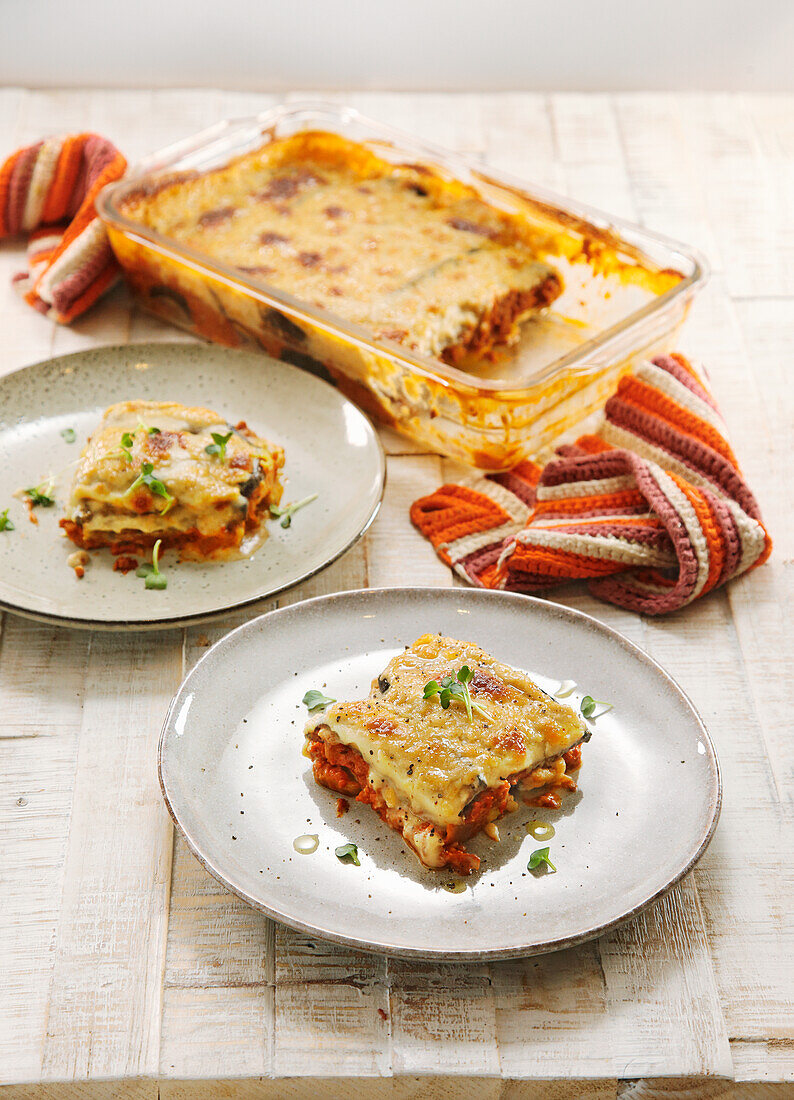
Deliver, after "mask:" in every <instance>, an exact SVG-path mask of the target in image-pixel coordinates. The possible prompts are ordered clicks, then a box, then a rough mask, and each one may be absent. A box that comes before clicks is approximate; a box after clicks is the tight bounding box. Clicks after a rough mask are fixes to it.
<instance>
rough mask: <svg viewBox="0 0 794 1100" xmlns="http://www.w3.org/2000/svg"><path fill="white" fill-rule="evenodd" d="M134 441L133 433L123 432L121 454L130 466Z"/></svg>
mask: <svg viewBox="0 0 794 1100" xmlns="http://www.w3.org/2000/svg"><path fill="white" fill-rule="evenodd" d="M134 440H135V432H124V433H123V434H122V436H121V453H122V454H123V455H124V457H125V458H126V460H127V462H128V463H129V464H130V466H132V444H133V442H134Z"/></svg>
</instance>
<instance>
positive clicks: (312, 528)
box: [0, 343, 385, 629]
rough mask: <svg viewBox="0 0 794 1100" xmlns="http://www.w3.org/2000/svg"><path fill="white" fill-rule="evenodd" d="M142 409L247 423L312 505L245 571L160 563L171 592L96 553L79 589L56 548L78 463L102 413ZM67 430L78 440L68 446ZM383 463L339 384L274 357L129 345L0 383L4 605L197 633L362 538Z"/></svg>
mask: <svg viewBox="0 0 794 1100" xmlns="http://www.w3.org/2000/svg"><path fill="white" fill-rule="evenodd" d="M133 398H147V399H150V400H156V401H178V402H180V403H181V404H183V405H203V406H206V407H207V408H210V409H213V410H215V411H217V412H219V413H221V414H223V415H224V416H226V417H227V418H228V419H229V420H231V421H232V422H233V423H236V422H237V421H238V420H246V421H247V422H248V423H249V424H250V425H251V427H252V428H253V429H254V430H255V431H257V432H258V433H259V434H260V435H263V436H265V437H266V438H268V439H271V440H273V441H275V442H277V443H280V444H281V446H282V447H284V450H285V452H286V465H285V469H284V478H285V493H284V501H285V502H289V501H296V500H301V499H302V498H303V497H306V496H308V495H310V494H311V493H317V494H318V499H317V500H316V501H315V502H314V503H313V504H311V505H309V506H307V507H305V508H303V509H302V510H301V511H300V512H297V513H296V514H295V516H294V518H293V520H292V525H291V527H289V528H288V529H286V530H285V529H283V528H282V527H281V525H280V524H279V523H272V522H271V523H269V524H268V530H269V535H268V538H267V540H266V541H265V543H264V544H263V545H262V546H261V547H260V548H259V549H258V550H257V552H256V553H255V554H254V555H253V557H252V558H250V559H249V560H247V561H246V560H243V561H231V562H223V563H210V564H206V565H203V564H196V563H189V564H188V563H185V564H177V557H176V555H175V554H174V553H170V554H167V555H165V556H164V559H163V563H164V569H165V570H166V571H167V575H168V587H167V588H166V589H165V590H164V591H157V590H151V589H146V588H145V587H144V584H143V581H142V580H140V579H139V578H137V577H135V575H134V573H129V574H127V576H124V575H122V574H121V573H114V572H113V568H112V565H113V559H112V558H111V556H110V554H109V552H107V551H101V552H99V553H94V554H92V555H91V558H92V560H91V564H90V565H89V567H88V568H87V569H86V575H85V577H84V578H83V579H82V580H77V578H76V577H75V575H74V573H73V571H72V570H71V569H70V568H69V566H68V564H67V560H66V559H67V558H68V556H69V554H70V553H71V552H72V551H73V550H74V549H75V547H74V546H73V545H72V543H70V542H69V541H68V540H67V539H65V538H63V537H62V532H61V530H60V528H59V526H58V520H59V519H61V517H62V516H63V515H64V504H65V501H66V500H67V499H68V492H69V487H70V484H71V479H72V474H73V470H74V465H73V464H74V462H75V460H76V459H77V458H78V457H79V455H80V451H81V450H82V447H83V445H84V444H85V441H86V439H87V437H88V436H89V435H90V433H91V431H92V430H93V429H94V428H95V427H96V425H97V423H98V422H99V419H100V417H101V415H102V413H103V411H104V410H105V408H106V407H107V406H108V405H111V404H113V402H115V401H123V400H128V399H133ZM67 428H72V429H73V430H74V432H75V435H76V439H75V442H74V443H68V442H67V441H66V440H65V439H64V437H63V435H62V434H61V433H62V432H63V431H64V430H65V429H67ZM50 474H56V475H57V478H56V488H55V498H56V504H55V506H54V507H51V508H41V507H39V508H36V510H35V516H36V519H37V520H38V524H37V525H35V526H34V525H33V524H32V523H30V522H29V519H28V510H27V508H26V507H25V505H24V504H22V503H21V502H20V501H18V500H17V499H15V498H14V496H13V494H14V492H15V491H16V490H19V489H23V488H26V487H27V486H30V485H36V484H38V483H40V482H41V481H42V479H43V478H45V477H47V476H49V475H50ZM384 477H385V461H384V457H383V450H382V448H381V446H380V441H379V440H378V437H377V435H376V434H375V431H374V429H373V427H372V425H371V424H370V422H369V421H368V420H367V418H366V417H365V416H364V415H363V413H361V412H360V411H359V410H358V409H357V408H356V407H355V405H353V404H352V403H351V402H350V401H348V400H347V398H345V397H343V396H342V395H341V394H340V393H339V392H338V391H337V390H335V389H334V388H333V386H330V385H328V384H327V383H325V382H323V381H321V380H320V379H318V378H315V377H313V376H312V375H311V374H308V373H306V372H305V371H302V370H299V369H298V368H297V367H294V366H291V365H289V364H287V363H280V362H277V361H276V360H275V359H271V358H270V357H269V356H266V355H259V354H255V353H251V352H240V351H229V350H227V349H225V348H218V347H213V346H211V345H208V344H188V343H179V344H130V345H126V346H122V347H106V348H93V349H91V350H89V351H83V352H78V353H77V354H75V355H66V356H62V357H61V358H59V359H50V360H48V361H47V362H44V363H37V364H35V365H34V366H30V367H25V368H24V369H23V370H20V371H17V372H16V373H14V374H10V375H7V376H6V377H4V378H0V510H2V509H4V508H6V507H9V517H10V518H11V519H12V520H13V522H14V524H15V530H14V531H10V532H9V531H5V532H0V549H1V550H2V561H3V569H2V571H1V572H0V606H2V607H5V608H7V609H8V610H10V611H16V612H19V613H21V614H24V615H30V616H32V617H34V618H39V619H46V620H48V621H55V622H59V623H64V624H66V625H69V626H80V627H90V628H94V629H135V628H139V629H151V628H153V627H168V626H181V625H184V624H185V623H189V622H200V621H202V620H204V619H207V618H210V617H212V616H213V615H217V614H221V613H225V612H228V611H230V610H231V609H233V608H237V607H241V606H243V605H245V604H249V603H252V602H254V601H256V600H259V599H261V598H263V597H265V596H270V595H272V594H273V593H274V592H280V591H282V590H283V589H285V588H289V587H290V586H291V585H294V584H297V583H298V582H299V581H302V580H305V579H306V578H307V577H310V576H312V575H313V574H314V573H317V572H318V571H319V570H320V569H323V568H324V567H325V566H327V565H330V563H331V562H333V561H335V560H336V558H338V557H339V556H340V555H341V554H343V553H344V552H345V550H347V549H348V548H349V547H350V546H352V545H353V543H354V542H355V541H356V540H357V539H358V538H359V537H360V536H361V535H362V534H363V533H364V531H366V529H367V527H368V526H369V524H370V523H371V522H372V520H373V519H374V518H375V515H376V513H377V511H378V507H379V505H380V500H381V496H382V494H383V484H384Z"/></svg>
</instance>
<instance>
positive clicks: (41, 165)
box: [0, 134, 127, 324]
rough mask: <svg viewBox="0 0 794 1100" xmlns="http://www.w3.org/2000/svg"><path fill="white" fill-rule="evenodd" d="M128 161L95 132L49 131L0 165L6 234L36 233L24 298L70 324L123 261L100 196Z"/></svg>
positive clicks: (0, 221) (1, 224)
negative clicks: (101, 213) (100, 211)
mask: <svg viewBox="0 0 794 1100" xmlns="http://www.w3.org/2000/svg"><path fill="white" fill-rule="evenodd" d="M126 167H127V162H126V161H125V160H124V157H123V156H122V155H121V153H119V151H118V149H116V147H115V146H114V145H112V144H111V143H110V142H109V141H106V140H105V138H102V137H99V136H98V135H97V134H75V135H70V136H66V137H54V138H48V139H47V140H46V141H39V142H37V143H36V144H35V145H29V146H27V148H25V149H20V150H18V151H17V152H16V153H14V154H13V156H11V157H9V158H8V160H7V161H6V162H5V163H4V164H3V165H2V166H0V240H2V238H3V237H11V236H15V235H16V234H18V233H27V234H29V235H30V237H29V242H28V270H27V271H23V272H21V273H20V274H19V275H17V276H16V278H15V280H14V281H15V283H16V285H17V287H18V289H19V290H20V291H21V292H22V294H23V295H24V297H25V300H26V301H27V302H29V303H30V305H32V306H33V307H34V308H35V309H38V310H39V311H40V312H41V313H44V314H46V316H48V317H52V318H53V320H55V321H60V322H62V323H64V324H68V322H69V321H73V320H74V319H75V317H78V316H79V315H80V314H81V313H83V312H84V311H85V310H86V309H88V307H89V306H90V305H93V303H94V302H95V301H96V300H97V298H99V297H100V295H101V294H104V292H105V291H106V290H107V289H108V288H109V287H110V286H111V285H112V284H113V283H114V282H115V280H116V278H117V277H118V265H117V264H116V260H115V257H114V256H113V253H112V251H111V248H110V244H109V242H108V238H107V233H106V232H105V227H104V225H103V224H102V222H101V221H100V220H99V218H98V216H97V213H96V209H95V208H94V202H95V200H96V197H97V195H98V194H99V192H100V191H101V190H102V188H103V187H104V186H105V184H106V183H112V182H113V180H117V179H119V178H120V177H121V176H122V175H123V174H124V171H125V169H126Z"/></svg>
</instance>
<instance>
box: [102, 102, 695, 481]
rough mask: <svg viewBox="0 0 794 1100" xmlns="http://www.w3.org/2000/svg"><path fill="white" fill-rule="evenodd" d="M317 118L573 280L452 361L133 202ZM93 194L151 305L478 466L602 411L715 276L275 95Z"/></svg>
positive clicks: (345, 111)
mask: <svg viewBox="0 0 794 1100" xmlns="http://www.w3.org/2000/svg"><path fill="white" fill-rule="evenodd" d="M307 131H320V132H323V133H328V134H336V135H339V136H340V137H342V138H344V139H347V140H350V141H354V142H356V143H358V144H360V145H362V146H364V147H365V148H366V149H367V150H369V151H371V152H372V153H374V154H375V155H376V156H378V157H380V158H382V159H383V160H387V161H389V162H391V163H393V164H394V165H395V166H398V165H411V166H417V165H418V166H421V167H422V169H423V170H425V169H426V170H428V171H430V172H432V173H433V174H434V175H435V176H437V177H440V178H441V179H443V180H445V181H449V182H450V184H451V185H452V186H455V187H457V186H459V185H461V184H462V185H463V186H464V187H468V188H472V189H473V190H474V191H475V192H476V193H477V194H478V195H479V196H480V197H481V198H482V199H483V200H484V201H485V202H487V203H488V204H490V205H491V206H493V207H496V208H497V209H499V210H503V211H505V212H507V213H508V214H510V215H511V216H513V217H517V218H520V219H521V220H522V221H523V222H525V223H526V224H527V225H528V227H529V228H530V229H531V231H532V233H533V235H534V237H535V238H536V239H537V240H538V241H539V242H541V247H539V248H538V259H539V260H541V261H544V262H547V263H549V264H550V265H551V266H552V267H554V268H555V269H556V270H557V271H558V272H560V274H561V275H562V278H563V283H564V290H563V293H562V294H561V295H560V296H559V297H558V298H557V299H556V300H555V301H554V302H553V303H552V304H551V305H550V306H549V307H547V309H545V310H543V311H542V312H541V313H540V314H538V315H536V316H535V317H533V318H532V319H531V320H529V321H527V322H525V323H524V324H523V325H522V326H521V336H520V339H519V341H518V342H517V343H516V344H514V345H512V346H510V347H506V348H499V349H497V350H496V352H495V353H494V354H493V356H492V357H491V358H490V359H489V360H485V361H479V362H471V363H467V364H465V366H466V369H463V368H462V367H461V366H452V365H449V364H447V363H445V362H442V361H441V360H439V359H434V358H430V357H429V356H423V355H419V354H414V353H412V352H411V351H410V350H409V349H407V348H406V347H404V346H402V345H400V344H399V343H396V342H394V341H392V340H389V339H385V338H379V337H375V336H373V334H372V333H371V332H368V331H367V330H366V329H365V328H364V327H362V326H361V325H359V324H356V323H354V322H352V321H348V320H345V319H343V318H342V317H340V316H338V315H335V314H333V313H332V312H330V311H329V310H327V309H324V308H321V307H319V306H317V305H315V304H312V303H311V302H308V301H304V300H300V299H299V298H297V297H295V296H293V295H291V294H289V293H287V292H286V291H284V290H280V289H277V288H276V287H274V286H272V285H270V284H268V283H267V281H266V280H265V278H264V277H262V276H261V275H257V274H253V273H251V272H250V271H248V272H245V271H243V270H242V269H241V268H239V267H234V266H232V265H231V264H229V263H225V262H223V261H221V260H219V259H217V258H214V257H211V256H209V255H207V254H206V253H202V252H201V251H199V250H197V249H196V248H194V247H192V246H189V245H187V244H185V243H182V242H179V241H177V240H174V239H173V238H169V237H166V236H164V235H163V234H161V233H159V232H157V231H156V230H155V229H153V228H150V227H149V226H146V225H144V224H142V223H141V222H140V221H137V220H135V219H133V218H131V217H129V216H128V215H127V214H125V212H124V206H125V204H126V205H130V201H129V200H130V199H131V196H133V194H134V193H136V192H140V191H141V189H142V188H144V189H145V190H146V191H147V193H156V192H157V191H158V189H161V188H162V187H164V186H168V185H171V184H173V183H174V181H175V180H176V181H177V182H178V181H182V180H195V179H196V178H198V177H201V176H203V175H204V174H205V173H207V172H212V171H214V170H217V169H219V168H224V167H226V166H227V165H229V164H230V163H232V162H234V161H235V160H236V159H237V158H239V157H241V156H243V155H245V154H247V153H250V152H252V151H253V150H256V149H259V148H261V147H263V146H265V145H266V144H268V143H271V142H274V141H280V140H282V139H285V138H288V137H290V136H292V135H295V134H300V133H305V132H307ZM97 208H98V210H99V213H100V216H101V217H102V219H103V221H104V222H105V224H106V226H107V229H108V233H109V236H110V241H111V245H112V247H113V249H114V251H115V253H116V255H117V256H118V258H119V261H120V262H121V264H122V267H123V268H124V270H125V273H126V275H127V278H128V280H129V282H130V284H131V285H132V287H133V289H134V291H135V293H136V296H137V298H138V300H139V301H140V303H141V304H142V306H143V307H144V308H145V309H147V310H149V311H150V312H153V313H155V314H157V315H158V316H160V317H163V318H165V319H167V320H169V321H171V322H173V323H175V324H177V325H179V326H181V327H183V328H187V329H189V330H190V331H192V332H194V333H196V334H197V335H199V336H202V337H204V338H206V339H209V340H214V341H217V342H219V343H223V344H227V345H230V346H250V345H253V346H255V347H259V348H261V349H263V350H265V351H267V352H269V353H270V354H272V355H275V356H277V357H279V358H281V359H284V360H287V361H289V362H292V363H296V364H298V365H300V366H303V367H306V368H308V369H311V370H315V371H320V372H323V373H327V374H328V375H330V376H331V378H332V379H333V380H334V381H335V382H336V383H337V385H338V386H339V388H340V389H342V390H343V391H344V392H345V393H347V394H348V395H349V396H350V397H352V398H353V400H355V401H356V402H357V403H358V404H359V405H361V406H362V407H363V408H364V409H366V410H367V411H368V412H370V413H372V414H374V415H375V416H376V417H377V418H378V419H380V420H383V421H385V422H387V423H390V424H392V425H393V426H394V427H396V428H397V429H398V430H400V431H402V432H404V433H405V434H407V435H409V436H411V437H412V438H414V439H415V440H418V441H420V442H422V443H425V444H427V445H428V446H430V447H431V448H432V449H433V450H437V451H440V452H441V453H443V454H447V455H450V456H453V457H455V458H459V459H462V460H463V461H465V462H468V463H470V464H472V465H475V466H479V467H481V468H484V469H491V470H497V469H504V468H507V467H509V466H512V465H514V464H515V463H516V462H518V461H519V460H520V459H521V458H523V457H526V456H527V455H531V454H538V453H541V452H542V451H543V450H544V449H546V448H548V447H549V446H552V445H554V444H555V443H556V442H557V441H558V440H559V439H560V437H561V436H562V435H563V434H566V433H570V432H571V431H573V430H575V429H576V427H577V425H579V424H581V422H582V421H583V420H584V419H586V418H587V417H588V416H589V415H590V414H591V413H592V412H594V411H595V410H596V409H597V408H598V407H599V406H600V405H601V404H602V403H603V401H604V400H605V398H606V397H607V396H608V395H609V393H610V392H611V391H612V390H613V389H614V386H615V384H616V382H617V379H618V377H619V376H620V375H621V374H622V373H624V372H626V371H628V370H630V369H631V367H632V364H633V363H634V362H635V361H636V360H638V359H640V358H645V357H647V356H648V355H652V354H654V353H656V352H658V351H660V350H663V349H665V348H666V347H668V346H669V344H670V342H671V341H672V339H673V336H674V333H675V331H676V330H677V328H678V326H679V325H680V323H681V322H682V321H683V319H684V316H685V314H686V311H687V309H688V306H689V304H690V302H691V300H692V297H693V295H694V293H695V291H696V290H697V289H698V288H699V286H700V285H701V284H702V282H703V280H704V278H705V271H704V267H705V265H704V263H703V261H702V260H701V259H700V257H699V256H697V255H696V254H695V253H694V252H693V251H691V250H688V249H685V248H684V247H683V246H681V245H677V244H675V243H674V242H670V241H667V240H665V239H663V238H661V237H658V236H655V235H653V234H651V233H648V232H646V231H645V230H643V229H640V228H638V227H636V226H632V225H629V224H627V223H624V222H621V221H618V220H617V219H613V218H610V217H609V216H608V215H605V214H601V213H599V212H597V211H593V210H590V209H589V208H587V207H583V206H579V205H577V204H574V203H571V202H569V201H568V200H566V199H563V198H561V197H559V196H556V195H552V194H549V193H548V192H545V191H541V190H539V189H537V188H533V187H530V186H529V185H526V184H522V183H519V182H517V181H513V180H511V179H510V178H509V177H506V176H503V175H500V174H497V173H492V172H489V171H486V170H484V169H483V168H482V166H480V165H478V164H477V163H476V162H474V161H472V160H470V159H468V158H465V157H460V156H457V155H455V154H453V153H449V152H445V151H443V150H440V149H436V148H433V147H432V146H429V145H425V144H423V143H419V142H416V141H414V140H413V139H411V138H409V137H406V136H405V135H403V134H401V133H399V132H398V131H395V130H392V129H391V128H389V127H386V126H383V125H380V124H378V123H374V122H371V121H370V120H368V119H366V118H364V117H362V116H361V115H360V114H359V113H358V112H357V111H355V110H352V109H349V108H337V107H334V106H328V105H322V104H319V105H314V104H298V105H289V106H282V107H277V108H275V109H273V110H269V111H266V112H264V113H263V114H261V115H258V116H256V117H253V118H247V119H241V120H237V121H230V122H223V123H220V124H218V125H217V126H214V127H212V128H210V129H209V130H206V131H204V132H202V133H201V134H198V135H196V136H195V137H193V138H190V139H188V140H186V141H184V142H181V143H179V144H178V145H174V146H171V147H169V148H168V149H166V150H163V151H162V152H160V153H157V154H155V155H153V156H152V157H149V158H148V159H147V160H146V161H144V162H142V163H141V164H140V165H139V166H138V167H137V168H136V169H135V170H134V172H133V173H132V174H131V175H130V176H128V177H127V178H126V179H124V180H123V181H121V182H120V183H117V184H113V185H111V186H110V187H108V188H106V189H105V190H104V191H103V192H102V194H101V195H100V197H99V200H98V202H97Z"/></svg>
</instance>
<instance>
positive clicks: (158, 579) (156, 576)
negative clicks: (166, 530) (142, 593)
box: [135, 539, 168, 589]
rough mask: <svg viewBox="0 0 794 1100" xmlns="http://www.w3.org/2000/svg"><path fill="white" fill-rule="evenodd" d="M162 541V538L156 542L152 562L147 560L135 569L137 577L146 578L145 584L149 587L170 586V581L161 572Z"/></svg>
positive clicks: (161, 587)
mask: <svg viewBox="0 0 794 1100" xmlns="http://www.w3.org/2000/svg"><path fill="white" fill-rule="evenodd" d="M162 541H163V540H162V539H158V540H157V542H156V543H155V544H154V549H153V550H152V561H151V564H149V562H148V561H145V562H144V563H143V565H139V566H138V568H137V569H136V570H135V576H136V577H144V578H145V580H144V584H145V585H146V587H147V588H157V589H163V588H167V587H168V581H167V580H166V578H165V577H164V576H163V574H162V573H161V572H160V545H161V543H162Z"/></svg>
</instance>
